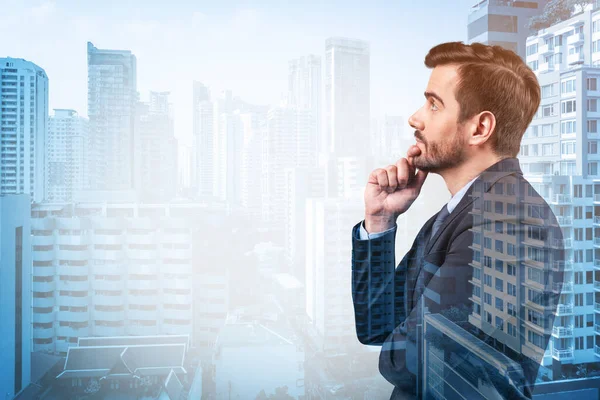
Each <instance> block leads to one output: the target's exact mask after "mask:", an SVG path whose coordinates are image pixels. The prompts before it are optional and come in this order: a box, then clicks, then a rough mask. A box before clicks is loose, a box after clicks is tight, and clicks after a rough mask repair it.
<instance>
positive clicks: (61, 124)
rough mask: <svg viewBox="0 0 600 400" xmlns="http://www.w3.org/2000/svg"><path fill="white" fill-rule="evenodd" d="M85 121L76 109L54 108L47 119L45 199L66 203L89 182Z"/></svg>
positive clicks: (86, 123) (86, 127) (86, 121)
mask: <svg viewBox="0 0 600 400" xmlns="http://www.w3.org/2000/svg"><path fill="white" fill-rule="evenodd" d="M88 139H89V138H88V120H87V118H83V117H80V116H79V115H78V114H77V111H75V110H64V109H55V110H54V115H52V116H50V118H49V120H48V139H47V147H46V157H47V160H48V169H47V176H46V179H47V183H46V190H47V193H48V194H47V195H46V200H47V201H49V202H68V201H71V200H72V199H73V193H75V192H77V191H80V190H82V189H84V188H85V187H86V185H87V182H88V179H89V177H88V173H87V172H88V171H87V168H88V164H87V162H88V150H89V143H88Z"/></svg>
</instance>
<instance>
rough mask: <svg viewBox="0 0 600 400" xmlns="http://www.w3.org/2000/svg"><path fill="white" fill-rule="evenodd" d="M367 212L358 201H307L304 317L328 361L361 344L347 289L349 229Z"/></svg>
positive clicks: (310, 199) (350, 248) (348, 284)
mask: <svg viewBox="0 0 600 400" xmlns="http://www.w3.org/2000/svg"><path fill="white" fill-rule="evenodd" d="M363 213H364V205H363V204H361V202H360V201H348V200H347V199H345V200H344V201H343V202H340V201H339V199H319V198H309V199H307V200H306V218H305V224H306V229H305V234H306V244H305V246H306V275H305V286H306V314H307V315H308V317H309V321H310V325H311V327H312V328H313V329H314V330H315V331H316V343H317V347H318V350H319V351H322V352H323V354H324V355H326V356H333V355H338V354H347V352H348V351H349V350H348V349H349V348H351V347H352V346H354V345H357V344H358V340H357V337H356V327H355V322H354V321H355V320H354V308H353V305H352V294H351V291H349V290H348V288H349V287H351V274H350V273H348V262H349V261H350V260H349V258H350V257H349V254H352V243H351V242H350V241H349V240H347V237H348V232H347V227H348V226H349V225H351V224H352V221H354V220H360V219H361V218H362V214H363Z"/></svg>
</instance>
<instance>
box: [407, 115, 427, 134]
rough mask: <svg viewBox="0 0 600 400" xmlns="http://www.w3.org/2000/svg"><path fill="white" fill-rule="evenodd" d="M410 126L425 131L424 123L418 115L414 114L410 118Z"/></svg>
mask: <svg viewBox="0 0 600 400" xmlns="http://www.w3.org/2000/svg"><path fill="white" fill-rule="evenodd" d="M408 124H409V125H410V126H411V127H412V128H414V129H416V130H419V131H422V130H423V128H424V127H423V122H422V121H421V120H420V119H419V118H418V116H417V113H414V114H413V115H411V116H410V118H408Z"/></svg>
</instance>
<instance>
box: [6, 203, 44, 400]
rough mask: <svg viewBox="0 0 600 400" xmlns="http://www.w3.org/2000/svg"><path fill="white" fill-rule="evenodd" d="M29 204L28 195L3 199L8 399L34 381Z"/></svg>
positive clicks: (34, 304) (37, 305)
mask: <svg viewBox="0 0 600 400" xmlns="http://www.w3.org/2000/svg"><path fill="white" fill-rule="evenodd" d="M30 203H31V200H30V198H29V195H26V194H20V195H4V196H0V221H1V222H2V223H1V224H0V318H1V319H2V322H3V323H2V324H1V325H0V335H2V344H0V350H1V351H2V359H1V360H0V372H1V373H2V378H1V379H0V393H2V397H4V398H8V399H12V398H13V397H14V396H15V395H16V394H17V393H19V392H20V391H21V390H22V389H24V388H25V387H26V386H27V385H28V384H29V381H30V379H31V350H32V349H31V342H32V338H31V325H30V324H31V306H32V300H31V251H30V250H29V249H30V248H31V239H30V238H31V235H30V232H31V231H30V228H31V227H30V222H29V221H30V210H31V204H30ZM34 282H36V281H34ZM35 284H37V282H36V283H34V285H35ZM37 300H38V299H34V301H33V307H34V308H33V309H34V310H35V309H36V307H40V304H38V303H37ZM34 322H36V323H38V322H41V321H34ZM50 325H52V324H50Z"/></svg>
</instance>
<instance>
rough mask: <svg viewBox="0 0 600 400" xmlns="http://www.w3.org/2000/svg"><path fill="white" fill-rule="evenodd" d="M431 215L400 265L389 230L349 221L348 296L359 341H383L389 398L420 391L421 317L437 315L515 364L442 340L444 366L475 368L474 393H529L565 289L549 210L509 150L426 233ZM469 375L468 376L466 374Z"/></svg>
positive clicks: (559, 242)
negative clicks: (374, 234) (482, 357)
mask: <svg viewBox="0 0 600 400" xmlns="http://www.w3.org/2000/svg"><path fill="white" fill-rule="evenodd" d="M436 216H437V214H436V215H434V216H432V217H431V218H430V219H429V220H428V221H427V222H426V223H425V225H424V226H423V227H422V229H421V231H420V232H419V233H418V235H417V237H416V239H415V241H414V243H413V245H412V248H411V250H410V251H409V252H408V253H407V254H406V255H405V256H404V258H403V259H402V261H401V262H400V263H399V264H398V266H396V265H395V256H394V248H395V246H394V242H395V234H396V233H395V231H393V232H389V233H387V234H386V235H384V236H382V237H379V238H376V239H370V240H360V238H359V233H358V231H359V228H360V223H359V224H357V225H355V226H354V228H353V232H352V243H353V246H352V297H353V301H354V312H355V320H356V332H357V336H358V339H359V341H360V342H361V343H363V344H367V345H380V346H382V350H381V353H380V359H379V370H380V372H381V374H382V375H383V376H384V377H385V378H386V379H387V380H388V381H389V382H391V383H392V384H394V386H395V389H394V392H393V393H392V398H394V399H400V398H402V399H403V398H424V397H426V393H427V391H428V390H429V389H428V388H429V386H428V385H430V383H429V380H428V379H429V378H431V377H430V376H428V374H429V373H430V370H429V369H427V368H426V367H425V366H424V363H423V360H425V359H426V357H427V356H428V353H427V351H426V349H427V347H426V346H425V344H424V339H428V336H427V335H428V332H426V331H425V330H426V327H427V325H426V324H425V330H424V325H423V323H424V316H425V315H427V314H441V315H443V316H445V317H447V318H449V319H450V320H451V321H452V323H454V324H456V325H458V326H459V327H460V330H461V331H462V330H464V331H465V332H468V333H469V334H470V335H472V336H473V337H474V338H477V340H479V341H481V342H483V343H487V344H489V345H490V346H492V347H494V348H495V349H496V350H498V351H500V352H502V353H505V354H507V355H508V356H509V357H510V358H511V359H513V360H515V362H516V363H517V364H518V366H519V367H520V368H517V369H518V371H516V372H515V371H514V370H511V371H509V372H507V371H498V376H496V372H491V370H490V368H487V367H486V368H487V369H485V368H483V369H481V368H482V367H481V366H479V367H475V366H474V365H475V364H477V363H478V362H471V361H466V360H467V359H468V358H472V357H469V356H468V355H465V352H464V351H462V353H461V352H460V351H458V350H456V349H457V348H461V349H463V350H464V348H463V347H461V346H454V347H452V346H450V345H445V346H443V348H442V350H443V352H445V353H444V354H445V355H444V357H445V361H446V364H445V365H446V367H448V366H449V365H453V366H454V367H453V369H454V370H459V369H460V368H463V370H464V371H466V370H465V368H467V370H468V369H469V368H471V369H473V368H480V370H478V371H477V372H476V373H473V374H471V375H473V376H477V377H478V378H477V379H478V380H479V381H477V379H476V382H474V383H473V382H471V384H473V385H475V387H477V388H478V389H477V391H479V390H481V393H488V392H486V390H489V387H491V388H493V390H494V391H496V392H497V393H498V396H499V397H498V398H502V397H507V396H509V397H514V396H519V397H530V396H531V390H532V388H533V385H534V383H535V381H536V377H537V373H538V369H539V365H540V363H541V362H542V357H544V350H545V349H546V347H547V345H548V342H549V339H550V336H551V333H552V326H553V323H554V315H555V312H556V307H557V304H558V300H559V295H560V291H561V289H562V287H561V285H562V281H563V269H564V241H563V236H562V232H561V229H560V227H559V225H558V223H557V220H556V218H555V216H554V213H553V212H552V210H551V209H550V207H549V206H548V204H547V203H546V202H545V201H544V199H543V198H542V197H541V196H540V195H539V194H538V193H537V192H536V191H535V190H534V189H533V187H532V186H531V185H530V184H529V182H528V181H527V180H526V179H524V177H523V174H522V172H521V169H520V167H519V161H518V160H517V159H516V158H506V159H503V160H501V161H499V162H498V163H496V164H494V165H492V166H491V167H490V168H488V169H487V170H485V171H483V172H482V173H481V174H480V176H479V177H478V179H477V180H475V182H473V184H472V185H471V187H470V188H469V190H468V191H467V192H466V194H465V196H464V197H463V198H462V199H461V201H460V202H459V204H458V205H457V206H456V208H455V209H454V210H453V211H452V213H450V215H449V216H448V217H447V218H446V220H445V221H444V223H443V224H442V225H441V227H440V228H439V230H438V231H437V233H436V234H435V236H434V237H431V238H429V235H430V232H431V227H432V225H433V222H434V220H435V217H436ZM361 223H362V222H361ZM509 284H510V285H511V286H509ZM498 318H500V319H498ZM509 324H510V325H511V326H510V327H509ZM431 342H432V343H434V341H431ZM532 342H534V343H535V344H534V343H532ZM443 343H448V342H443ZM455 344H456V343H455ZM451 347H452V349H451ZM486 348H487V347H486ZM489 352H490V353H493V351H492V350H489ZM495 354H498V353H497V352H496V353H495ZM450 360H452V361H450ZM457 360H462V361H457ZM488 361H489V360H488ZM457 363H458V364H461V365H460V368H459V366H458V365H457ZM483 364H485V363H483ZM483 364H482V365H483ZM486 365H487V364H486ZM492 369H493V368H492ZM481 371H485V372H484V373H482V372H481ZM471 372H472V371H471ZM469 375H470V373H465V376H466V377H467V378H465V379H467V380H468V379H473V376H471V378H469V377H468V376H469ZM484 388H485V389H484ZM446 390H450V389H446ZM477 391H476V392H477ZM478 393H479V392H478ZM473 396H476V393H475V394H473ZM488 396H491V395H489V393H488V394H486V395H485V396H483V397H488ZM483 397H482V398H483Z"/></svg>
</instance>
